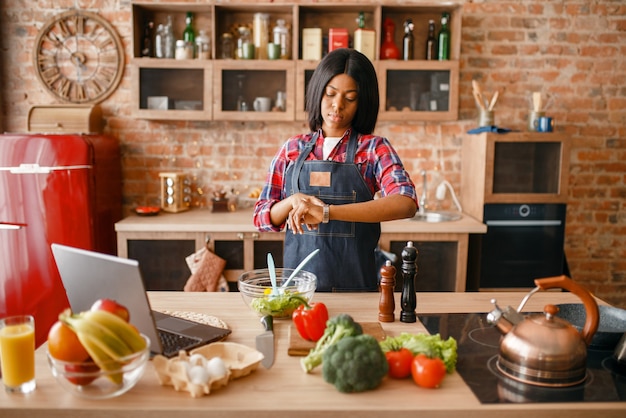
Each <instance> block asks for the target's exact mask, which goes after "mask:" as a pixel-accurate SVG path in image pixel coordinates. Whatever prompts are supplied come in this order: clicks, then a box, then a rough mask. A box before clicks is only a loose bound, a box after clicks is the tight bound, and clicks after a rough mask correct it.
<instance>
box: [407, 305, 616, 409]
mask: <svg viewBox="0 0 626 418" xmlns="http://www.w3.org/2000/svg"><path fill="white" fill-rule="evenodd" d="M419 320H420V321H421V322H422V323H423V324H424V326H425V327H426V329H427V330H428V332H429V333H431V334H436V333H439V334H440V335H441V337H442V338H448V337H449V336H451V337H453V338H454V339H456V341H457V344H458V349H457V350H458V360H457V365H456V370H457V372H458V373H459V375H461V377H462V378H463V380H464V381H465V383H466V384H467V385H468V386H469V387H470V389H471V390H472V392H473V393H474V395H475V396H476V397H477V398H478V400H479V401H480V402H481V403H483V404H494V403H507V402H514V403H536V402H626V368H624V367H623V366H621V365H620V364H619V363H618V362H617V360H615V358H614V356H613V352H612V351H605V350H597V349H593V348H589V349H588V350H587V376H586V378H585V381H584V382H583V383H581V384H579V385H576V386H573V387H566V388H544V387H538V386H534V385H529V384H524V383H520V382H516V381H513V380H512V379H510V378H508V377H506V376H504V375H503V374H502V373H501V372H500V371H499V370H498V369H497V367H496V360H497V358H498V347H499V344H500V338H501V336H502V335H501V334H500V332H499V331H498V330H497V329H496V328H495V327H494V326H492V325H490V324H488V323H487V320H486V314H485V313H466V314H460V313H454V314H423V315H419Z"/></svg>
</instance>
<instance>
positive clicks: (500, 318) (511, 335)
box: [487, 276, 600, 387]
mask: <svg viewBox="0 0 626 418" xmlns="http://www.w3.org/2000/svg"><path fill="white" fill-rule="evenodd" d="M535 285H536V286H537V287H536V288H535V289H533V290H532V291H530V293H528V295H526V296H525V297H524V299H523V300H522V302H521V303H520V305H519V307H518V308H517V310H515V309H513V308H511V307H510V306H509V307H507V308H506V309H505V310H502V309H500V307H498V305H497V304H496V300H495V299H492V300H491V302H492V303H493V304H494V306H495V308H494V310H493V311H491V312H490V313H489V314H487V322H489V323H490V324H492V325H495V326H496V327H497V328H498V329H499V330H500V332H502V333H503V334H504V336H503V337H502V339H501V341H500V349H499V353H498V360H497V362H496V365H497V367H498V370H499V371H500V372H502V373H503V374H504V375H505V376H507V377H509V378H511V379H513V380H515V381H518V382H522V383H528V384H531V385H537V386H546V387H565V386H573V385H577V384H579V383H582V382H583V381H584V380H585V377H586V374H587V346H588V345H589V343H590V342H591V339H592V338H593V335H594V334H595V332H596V330H597V329H598V323H599V319H600V314H599V310H598V304H597V303H596V300H595V299H594V297H593V296H592V295H591V293H589V291H588V290H586V289H585V288H584V287H582V286H580V285H578V284H576V283H575V282H574V281H572V280H571V279H570V278H568V277H566V276H557V277H546V278H543V279H536V280H535ZM557 288H561V289H565V290H569V291H570V292H572V293H574V294H575V295H576V296H578V297H579V298H580V299H581V300H582V301H583V305H584V307H585V315H586V318H585V325H584V327H583V329H582V330H581V331H580V332H578V330H577V329H576V328H575V327H574V326H573V325H571V324H570V323H569V322H567V321H565V320H564V319H561V318H559V317H558V316H557V313H558V307H556V306H555V305H546V306H545V308H544V312H543V313H540V314H528V315H523V314H521V313H520V312H521V310H522V308H523V307H524V305H525V304H526V302H527V301H528V299H529V298H530V297H531V296H532V295H533V294H534V293H536V292H537V291H539V290H547V289H557Z"/></svg>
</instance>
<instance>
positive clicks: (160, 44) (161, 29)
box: [154, 23, 165, 58]
mask: <svg viewBox="0 0 626 418" xmlns="http://www.w3.org/2000/svg"><path fill="white" fill-rule="evenodd" d="M154 56H155V57H156V58H165V26H163V24H162V23H159V25H158V26H157V29H156V33H155V35H154Z"/></svg>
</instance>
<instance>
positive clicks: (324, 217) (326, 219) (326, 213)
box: [322, 205, 330, 224]
mask: <svg viewBox="0 0 626 418" xmlns="http://www.w3.org/2000/svg"><path fill="white" fill-rule="evenodd" d="M329 221H330V205H324V208H323V209H322V223H323V224H327V223H328V222H329Z"/></svg>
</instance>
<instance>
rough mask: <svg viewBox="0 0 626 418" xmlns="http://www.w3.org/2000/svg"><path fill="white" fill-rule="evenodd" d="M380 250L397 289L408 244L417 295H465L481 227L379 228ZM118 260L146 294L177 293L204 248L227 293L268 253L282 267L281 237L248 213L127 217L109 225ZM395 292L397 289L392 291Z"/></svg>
mask: <svg viewBox="0 0 626 418" xmlns="http://www.w3.org/2000/svg"><path fill="white" fill-rule="evenodd" d="M381 227H382V233H381V237H380V242H379V243H380V247H381V248H382V249H383V250H385V251H389V252H393V253H395V254H396V255H397V256H398V260H399V261H398V263H397V264H396V269H397V275H396V277H397V282H398V283H397V284H398V286H399V285H400V284H401V270H400V266H401V253H402V249H403V248H404V246H406V243H407V242H408V241H413V242H414V244H415V246H416V247H417V248H418V273H417V276H416V281H415V283H416V290H418V291H450V292H463V291H465V280H466V272H467V249H468V236H469V234H484V233H485V232H486V230H487V228H486V226H485V225H484V224H482V223H481V222H478V221H477V220H475V219H474V218H472V217H470V216H467V215H463V217H462V218H461V219H460V220H458V221H454V222H440V223H426V222H415V221H411V220H406V219H402V220H397V221H391V222H383V223H382V225H381ZM115 230H116V232H117V248H118V255H119V256H120V257H129V258H134V259H137V260H139V263H140V266H141V269H142V273H143V274H144V280H146V287H147V288H148V289H150V290H181V289H182V288H183V286H184V284H185V282H186V280H187V279H188V278H189V275H190V272H189V270H188V268H187V266H186V264H185V261H184V258H185V257H186V256H188V255H190V254H192V253H193V252H194V251H196V250H199V249H200V248H202V247H203V246H204V245H207V244H206V243H207V242H208V248H209V249H210V250H211V251H213V252H215V253H216V254H217V255H219V256H220V257H222V258H224V259H225V260H226V267H225V271H224V276H225V277H226V279H227V281H228V282H229V287H230V288H231V290H236V289H237V283H236V282H237V278H238V277H239V275H240V274H241V273H243V272H244V271H248V270H253V269H259V268H266V267H267V253H268V252H271V253H272V255H273V256H274V259H275V262H276V265H277V266H282V265H283V260H282V256H283V240H284V236H285V233H284V232H281V233H275V232H258V231H257V230H256V229H255V228H254V225H253V224H252V211H251V210H245V209H243V210H238V211H235V212H226V213H211V212H209V211H207V210H189V211H185V212H180V213H161V214H159V215H158V216H150V217H145V216H136V215H132V216H129V217H127V218H125V219H123V220H121V221H120V222H118V223H116V224H115ZM397 290H398V291H399V290H400V288H399V287H397Z"/></svg>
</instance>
